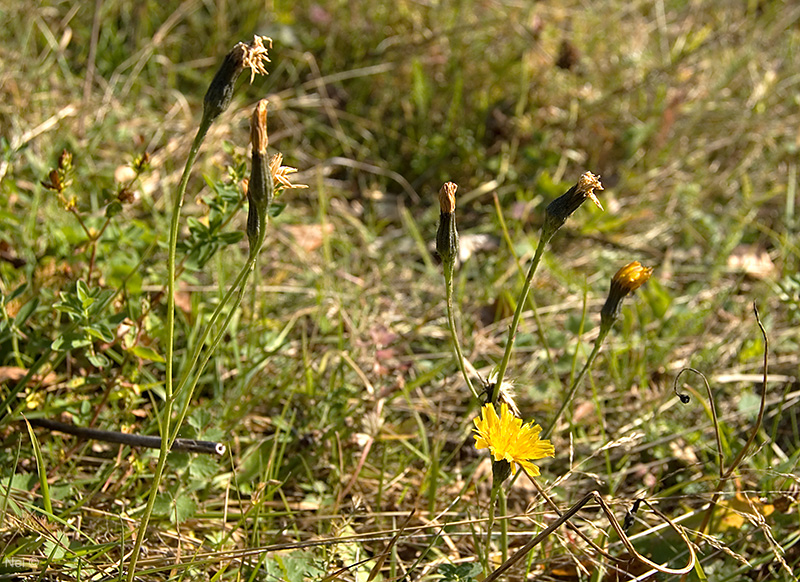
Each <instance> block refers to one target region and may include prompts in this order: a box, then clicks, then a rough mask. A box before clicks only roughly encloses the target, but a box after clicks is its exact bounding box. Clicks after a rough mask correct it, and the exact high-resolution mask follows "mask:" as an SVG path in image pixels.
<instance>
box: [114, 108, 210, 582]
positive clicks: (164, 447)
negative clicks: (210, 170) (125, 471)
mask: <svg viewBox="0 0 800 582" xmlns="http://www.w3.org/2000/svg"><path fill="white" fill-rule="evenodd" d="M210 127H211V120H208V119H206V117H205V116H203V121H202V122H201V123H200V127H198V128H197V134H196V135H195V136H194V141H193V142H192V147H191V149H190V150H189V156H188V158H187V159H186V165H185V166H184V168H183V176H181V181H180V184H179V185H178V190H177V191H176V192H175V197H174V198H173V199H172V216H171V217H170V224H169V243H168V245H169V249H168V255H167V354H166V372H165V383H164V393H165V401H164V408H163V409H162V411H161V422H160V424H159V431H160V433H161V448H160V449H159V451H158V463H157V464H156V469H155V472H154V473H153V481H152V483H151V485H150V492H149V494H148V499H147V505H146V506H145V508H144V513H143V514H142V517H141V520H140V521H139V527H138V528H137V530H136V542H135V543H134V546H133V552H132V553H131V558H130V561H129V562H128V576H127V581H128V582H133V580H134V578H135V575H136V562H137V561H138V560H139V553H140V552H141V550H142V543H144V538H145V535H146V533H147V526H148V525H149V523H150V516H151V515H152V513H153V506H154V505H155V502H156V496H157V495H158V487H159V485H160V484H161V476H162V475H163V474H164V466H165V465H166V463H167V454H168V453H169V440H170V439H169V435H170V418H171V416H172V407H173V405H174V403H175V399H174V395H173V391H172V374H173V361H172V360H173V356H174V353H175V346H174V338H175V256H176V254H177V246H178V225H179V224H180V216H181V208H182V207H183V198H184V195H185V194H186V187H187V185H188V184H189V176H190V175H191V171H192V166H194V162H195V160H196V159H197V154H198V153H199V151H200V146H201V145H202V143H203V140H204V139H205V137H206V134H207V133H208V129H209V128H210Z"/></svg>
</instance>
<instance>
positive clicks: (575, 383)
mask: <svg viewBox="0 0 800 582" xmlns="http://www.w3.org/2000/svg"><path fill="white" fill-rule="evenodd" d="M609 331H611V325H610V324H609V325H607V326H604V325H601V326H600V334H599V335H598V336H597V339H596V340H595V341H594V348H593V349H592V353H591V354H589V359H588V360H586V363H585V364H584V365H583V368H582V369H581V371H580V374H578V376H577V377H576V378H575V380H574V381H573V382H572V387H571V388H570V389H569V393H568V394H567V397H566V398H565V399H564V402H562V403H561V408H559V409H558V412H557V413H556V416H555V418H554V419H553V422H552V423H550V426H548V427H547V430H545V431H544V432H543V433H542V438H543V439H546V438H548V437H549V436H550V435H551V434H553V430H555V428H556V425H557V424H558V421H559V420H560V419H561V415H562V414H564V411H565V410H566V409H567V406H569V404H570V402H572V399H573V398H574V397H575V393H576V392H577V391H578V387H579V386H580V385H581V381H582V380H583V377H584V376H585V375H586V372H588V371H589V368H591V367H592V364H593V363H594V360H595V358H596V357H597V354H599V353H600V348H601V347H602V345H603V341H604V340H605V339H606V336H607V335H608V332H609Z"/></svg>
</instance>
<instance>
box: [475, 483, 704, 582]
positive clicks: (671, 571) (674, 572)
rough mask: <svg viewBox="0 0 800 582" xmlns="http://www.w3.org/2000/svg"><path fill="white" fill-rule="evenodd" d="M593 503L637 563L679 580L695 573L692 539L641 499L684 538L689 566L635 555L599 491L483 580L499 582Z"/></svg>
mask: <svg viewBox="0 0 800 582" xmlns="http://www.w3.org/2000/svg"><path fill="white" fill-rule="evenodd" d="M592 499H594V500H595V501H597V503H598V504H599V505H600V508H601V509H602V510H603V513H605V514H606V517H608V520H609V522H610V523H611V527H613V528H614V531H616V532H617V535H618V536H619V538H620V540H621V541H622V544H623V545H624V546H625V548H626V549H627V550H628V551H629V552H630V554H631V555H632V556H633V557H634V558H635V559H637V560H640V561H641V562H642V563H644V564H647V565H648V566H650V567H651V568H652V569H654V570H656V571H657V572H661V573H662V574H672V575H678V576H680V575H683V574H688V573H689V572H691V571H692V569H694V565H695V562H696V561H697V557H696V555H695V553H694V546H693V545H692V542H690V541H689V538H688V537H687V536H686V533H685V532H684V530H683V528H682V527H680V526H678V525H677V524H675V523H674V522H673V521H672V520H671V519H669V518H668V517H667V516H666V515H664V514H663V513H661V512H660V511H659V510H658V509H656V508H655V507H654V506H653V505H652V504H651V503H650V502H649V501H647V500H646V499H642V501H644V503H646V504H647V506H648V507H649V508H650V509H652V510H653V513H655V514H656V515H658V516H659V517H660V518H661V519H663V520H664V521H666V522H667V524H668V525H669V526H670V527H671V528H672V529H673V530H675V532H677V534H678V535H679V536H680V537H681V539H682V540H683V541H684V543H685V544H686V547H687V548H689V562H688V563H687V564H686V565H685V566H684V567H683V568H670V567H668V566H664V565H661V564H656V563H655V562H653V561H652V560H649V559H648V558H645V557H644V556H643V555H641V554H640V553H639V552H638V551H636V548H634V547H633V544H632V543H631V541H630V540H629V539H628V536H627V535H626V534H625V531H624V530H623V528H622V526H621V525H620V524H619V522H618V521H617V518H616V517H615V516H614V513H613V512H612V511H611V508H610V507H609V506H608V505H607V504H606V502H605V501H603V497H602V496H601V495H600V494H599V493H598V492H597V491H592V492H590V493H587V494H586V495H585V496H584V497H583V499H581V500H580V501H578V502H577V503H576V504H575V505H573V506H572V507H570V508H569V510H567V511H566V512H565V513H564V514H563V515H561V517H559V518H558V519H557V520H556V521H555V522H553V523H552V524H551V525H550V526H549V527H547V528H546V529H544V530H543V531H542V532H541V533H540V534H539V535H537V536H535V537H534V538H533V539H532V540H531V541H529V542H528V543H527V544H525V545H524V546H522V547H521V548H520V549H519V550H517V552H516V553H515V554H514V555H513V556H511V557H510V558H509V559H508V560H506V562H505V563H504V564H503V565H502V566H500V567H499V568H497V570H495V571H494V572H492V573H491V574H490V575H489V576H488V577H487V578H486V579H485V580H484V582H492V581H493V580H497V579H498V578H499V577H500V576H502V575H503V574H504V573H505V572H506V571H507V570H508V569H509V568H511V567H512V566H514V564H516V563H517V562H519V561H520V560H522V558H524V557H525V556H526V555H527V554H528V552H530V551H531V550H532V549H533V548H534V547H536V545H537V544H539V542H541V541H542V540H543V539H545V538H546V537H547V536H549V535H550V534H551V533H553V532H554V531H555V530H556V529H558V528H559V527H560V526H561V525H562V524H564V523H565V522H568V520H569V519H571V518H572V517H573V516H574V515H575V514H576V513H578V511H580V510H581V509H582V508H583V506H584V505H586V504H587V503H588V502H589V501H591V500H592ZM604 555H605V553H604Z"/></svg>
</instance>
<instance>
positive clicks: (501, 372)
mask: <svg viewBox="0 0 800 582" xmlns="http://www.w3.org/2000/svg"><path fill="white" fill-rule="evenodd" d="M552 236H553V233H550V234H546V233H545V232H542V236H541V238H540V239H539V246H538V247H536V253H535V254H534V255H533V260H531V266H530V267H529V268H528V276H527V277H525V283H524V284H523V285H522V291H521V292H520V294H519V299H518V300H517V308H516V309H515V310H514V318H513V319H512V320H511V327H510V328H509V329H508V341H506V350H505V352H503V359H502V361H501V362H500V366H499V367H498V368H497V380H496V382H495V384H494V388H493V389H492V400H491V401H492V404H496V403H497V397H498V395H499V394H500V385H501V384H502V383H503V379H504V378H505V374H506V370H507V369H508V363H509V361H510V360H511V351H512V349H513V348H514V340H515V339H516V336H517V328H518V327H519V320H520V319H521V318H522V310H523V308H524V307H525V301H526V300H527V299H528V291H530V288H531V281H533V275H534V273H536V267H538V266H539V263H540V262H541V260H542V255H543V254H544V247H545V246H546V245H547V242H548V241H549V240H550V238H552Z"/></svg>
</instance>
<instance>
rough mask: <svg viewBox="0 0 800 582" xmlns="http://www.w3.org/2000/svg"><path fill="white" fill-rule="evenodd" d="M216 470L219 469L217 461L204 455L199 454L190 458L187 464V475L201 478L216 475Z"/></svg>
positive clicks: (204, 478)
mask: <svg viewBox="0 0 800 582" xmlns="http://www.w3.org/2000/svg"><path fill="white" fill-rule="evenodd" d="M217 471H219V466H218V465H217V461H215V460H214V459H213V458H211V457H208V456H205V455H199V456H197V457H196V458H194V459H192V462H191V464H190V465H189V475H191V476H192V477H195V478H197V479H201V480H206V479H208V478H209V477H211V476H213V475H216V474H217Z"/></svg>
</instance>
